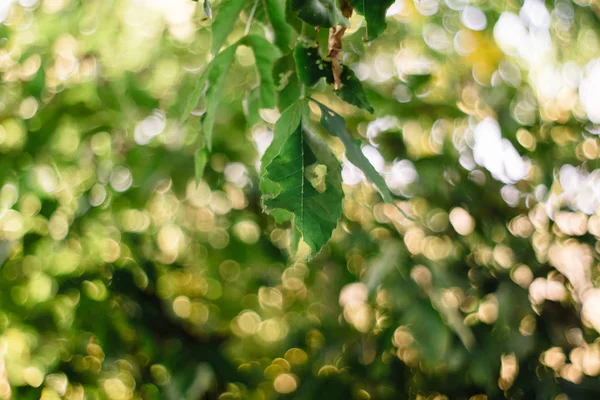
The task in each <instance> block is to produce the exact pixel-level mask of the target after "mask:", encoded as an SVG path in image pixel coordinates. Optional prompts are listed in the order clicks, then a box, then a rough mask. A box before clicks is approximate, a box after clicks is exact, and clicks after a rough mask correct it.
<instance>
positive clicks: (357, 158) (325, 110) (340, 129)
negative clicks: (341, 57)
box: [313, 100, 395, 205]
mask: <svg viewBox="0 0 600 400" xmlns="http://www.w3.org/2000/svg"><path fill="white" fill-rule="evenodd" d="M313 101H314V102H315V103H316V104H317V105H318V106H319V108H320V109H321V125H322V126H323V128H325V130H327V132H329V133H330V134H331V135H333V136H336V137H338V138H340V140H341V141H342V143H344V147H345V148H346V157H347V158H348V161H350V162H351V163H352V164H354V165H355V166H356V167H358V168H360V169H361V171H362V172H363V173H364V174H365V176H366V177H367V178H368V179H369V180H370V181H371V182H373V183H374V184H375V186H377V189H378V190H379V193H381V197H383V200H384V201H385V202H387V203H390V204H394V205H395V203H394V198H393V197H392V192H390V189H389V188H388V187H387V185H386V184H385V180H384V179H383V178H382V177H381V175H379V173H378V172H377V171H376V170H375V168H374V167H373V166H372V165H371V163H370V162H369V160H368V159H367V157H365V155H364V154H363V153H362V151H361V150H360V144H359V143H357V142H356V141H355V139H354V138H352V136H351V135H350V133H349V132H348V131H347V130H346V121H345V120H344V118H342V117H341V116H340V115H339V114H337V113H336V112H334V111H333V110H332V109H330V108H329V107H327V106H325V105H323V104H321V103H319V102H318V101H315V100H313Z"/></svg>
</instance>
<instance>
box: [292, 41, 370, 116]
mask: <svg viewBox="0 0 600 400" xmlns="http://www.w3.org/2000/svg"><path fill="white" fill-rule="evenodd" d="M294 58H295V60H296V69H297V70H298V78H299V79H300V82H302V83H303V84H305V85H306V86H309V87H313V86H315V85H316V84H317V83H318V82H319V80H321V78H325V80H326V82H327V83H329V84H333V83H334V77H333V72H332V63H331V61H327V60H324V59H323V58H321V55H320V54H319V48H318V47H313V46H309V47H307V46H304V45H303V44H298V45H297V46H296V48H295V49H294ZM340 78H341V87H340V89H338V90H335V91H334V93H335V94H336V95H337V96H338V97H339V98H340V99H342V100H343V101H345V102H346V103H348V104H352V105H353V106H355V107H358V108H361V109H363V110H367V111H368V112H370V113H373V111H374V110H373V107H372V106H371V103H370V102H369V99H368V98H367V95H366V94H365V91H364V89H363V87H362V83H361V82H360V81H359V80H358V78H357V77H356V75H355V74H354V72H353V71H352V70H351V69H350V68H349V67H347V66H345V65H342V66H341V76H340Z"/></svg>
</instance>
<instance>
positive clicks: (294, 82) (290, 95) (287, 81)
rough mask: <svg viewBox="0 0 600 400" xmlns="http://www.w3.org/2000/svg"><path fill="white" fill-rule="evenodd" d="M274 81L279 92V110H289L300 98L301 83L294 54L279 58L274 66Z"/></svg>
mask: <svg viewBox="0 0 600 400" xmlns="http://www.w3.org/2000/svg"><path fill="white" fill-rule="evenodd" d="M273 81H274V82H275V86H276V88H277V91H278V95H277V108H278V109H279V110H280V111H284V110H285V109H287V108H288V107H289V106H290V105H291V104H292V103H294V102H295V101H296V100H298V99H299V98H300V83H299V82H298V75H297V74H296V62H295V61H294V56H293V55H292V53H288V54H287V55H285V56H283V57H281V58H279V59H278V60H277V61H275V63H274V64H273Z"/></svg>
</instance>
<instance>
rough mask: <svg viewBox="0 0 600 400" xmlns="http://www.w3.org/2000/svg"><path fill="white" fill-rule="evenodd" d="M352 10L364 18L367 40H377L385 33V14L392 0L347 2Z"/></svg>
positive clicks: (352, 0) (354, 0) (353, 0)
mask: <svg viewBox="0 0 600 400" xmlns="http://www.w3.org/2000/svg"><path fill="white" fill-rule="evenodd" d="M349 2H350V5H351V6H352V8H354V10H355V11H356V12H357V13H359V14H362V15H364V16H365V20H366V21H367V37H366V39H367V40H373V39H377V38H378V37H379V36H381V34H382V33H383V32H384V31H385V28H386V27H387V24H386V22H385V14H386V12H387V9H388V8H390V6H391V5H392V4H394V0H349Z"/></svg>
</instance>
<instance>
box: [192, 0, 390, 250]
mask: <svg viewBox="0 0 600 400" xmlns="http://www.w3.org/2000/svg"><path fill="white" fill-rule="evenodd" d="M392 3H393V2H391V1H389V0H386V1H382V2H373V3H372V4H371V3H368V4H367V3H363V2H361V1H350V2H348V1H346V0H343V1H341V2H338V1H337V0H324V1H323V0H308V1H307V0H290V1H288V2H287V3H286V5H285V7H284V4H283V3H282V2H281V1H278V0H268V1H260V0H255V1H244V0H231V1H227V2H225V3H224V4H223V5H222V6H220V7H219V8H218V9H217V10H216V16H215V18H214V21H213V23H212V26H211V33H212V42H211V54H212V55H213V56H214V59H213V60H212V61H211V62H210V63H209V64H208V66H207V67H206V69H205V71H204V72H203V73H202V75H201V77H200V78H199V80H198V84H197V87H196V89H195V91H194V93H192V95H191V96H190V98H189V101H188V105H187V108H186V109H185V110H184V112H183V117H182V122H184V121H185V119H186V118H187V117H188V115H189V114H190V113H191V112H192V110H193V108H194V107H195V106H196V104H197V103H198V101H199V99H200V97H201V96H203V95H204V96H205V102H206V104H207V108H206V112H205V113H204V115H203V117H202V131H203V137H204V144H203V145H202V146H201V147H200V148H199V149H198V150H197V151H196V158H195V165H196V166H195V171H196V180H197V181H198V182H200V181H201V179H202V176H203V170H204V167H205V165H206V160H207V157H208V155H207V154H208V152H210V151H211V148H212V136H213V130H214V124H215V115H216V112H217V110H218V108H219V104H220V96H221V93H222V86H223V85H224V84H225V83H226V80H227V79H226V77H227V74H228V71H229V69H230V66H231V64H232V63H233V60H234V55H235V52H236V49H237V48H238V46H240V45H246V46H248V47H250V48H251V49H252V51H253V53H254V58H255V65H256V70H257V73H258V75H259V84H258V86H257V87H256V88H255V89H253V90H252V91H250V93H249V94H248V100H247V102H248V109H249V110H250V111H249V113H250V116H249V119H250V121H251V123H252V121H256V120H257V119H258V118H257V115H256V114H257V113H258V110H259V109H269V108H274V107H275V106H277V107H278V108H279V110H280V111H281V112H282V114H281V117H280V119H279V121H278V122H277V124H276V126H275V130H274V135H275V137H274V139H273V143H272V144H271V145H270V147H269V149H268V150H267V152H266V153H265V155H264V157H263V158H262V160H261V163H262V172H261V182H260V188H261V191H262V198H263V203H264V205H265V211H266V212H267V213H268V214H272V215H273V216H274V218H275V219H276V221H277V222H278V223H280V224H283V223H286V222H292V223H293V226H294V230H295V232H296V233H297V234H296V235H294V237H295V243H294V246H293V248H294V249H297V246H298V241H299V240H300V236H301V237H302V239H303V240H304V242H305V243H307V244H308V245H309V247H310V248H311V251H312V253H318V252H319V250H321V248H322V247H323V246H324V245H325V244H326V243H327V241H328V240H329V239H330V238H331V234H332V232H333V230H334V229H335V227H336V226H337V223H338V221H339V219H340V217H341V215H342V199H343V192H342V189H341V168H340V165H339V163H338V161H337V160H336V159H335V157H334V156H333V155H332V153H331V152H330V151H329V150H328V148H327V145H326V144H325V143H323V142H322V140H321V139H319V138H318V137H316V136H315V135H313V134H312V133H311V127H310V116H309V115H308V113H309V112H310V108H309V107H308V103H307V100H306V99H309V98H310V93H311V91H312V90H313V89H314V88H315V87H316V86H317V85H318V84H319V82H321V81H322V80H324V81H325V82H326V83H328V84H330V85H333V84H334V82H340V85H339V87H337V86H338V85H337V84H336V90H335V94H336V95H337V96H338V97H339V98H340V99H342V100H343V101H345V102H347V103H348V104H351V105H353V106H355V107H358V108H360V109H363V110H366V111H368V112H369V113H373V111H374V110H373V107H372V106H371V104H370V103H369V100H368V98H367V96H366V94H365V92H364V89H363V87H362V84H361V83H360V81H359V80H358V78H357V77H356V75H355V74H354V72H353V71H352V70H351V69H350V68H349V67H348V66H345V65H340V66H339V67H336V65H335V64H336V63H338V62H337V60H336V59H335V58H334V59H333V62H332V60H327V59H325V58H323V57H322V55H321V49H320V45H319V41H318V39H317V32H318V31H319V30H320V28H330V29H331V30H332V31H331V33H330V35H329V49H328V50H329V52H328V54H331V53H332V47H331V46H333V45H337V46H341V45H339V44H332V37H334V36H335V33H336V27H340V26H341V27H345V26H348V25H349V21H348V19H347V18H346V16H345V15H347V16H349V15H350V14H352V10H353V9H355V10H356V11H357V12H358V13H360V14H363V15H364V16H365V20H366V36H365V38H364V40H365V41H367V40H373V39H376V38H377V37H379V36H380V35H381V34H382V33H383V31H384V30H385V26H386V24H385V13H386V11H387V9H388V8H389V7H390V6H391V5H392ZM248 7H250V11H249V14H248V22H247V27H246V32H245V35H244V36H243V37H242V38H241V39H239V40H237V41H236V42H235V43H233V44H231V45H229V46H227V47H226V48H225V49H223V50H221V48H222V47H223V44H224V43H225V42H226V40H227V37H228V34H229V32H230V31H231V29H232V27H233V26H234V24H235V22H236V20H237V18H238V16H239V15H240V14H241V13H242V12H243V11H244V10H245V11H248ZM259 8H262V9H261V10H260V11H259V10H258V9H259ZM341 8H342V9H344V8H345V10H344V11H342V9H341ZM348 10H349V11H348ZM204 11H205V13H206V15H207V16H209V17H211V16H212V14H213V11H212V8H211V7H210V3H209V2H208V0H205V2H204ZM344 14H345V15H344ZM253 23H255V24H266V25H268V28H270V30H271V31H272V33H273V35H274V40H273V43H274V44H271V42H269V41H268V40H267V39H266V38H265V37H262V36H260V35H258V34H254V33H250V32H251V31H252V24H253ZM294 26H296V27H298V26H300V27H301V29H300V30H301V32H300V34H298V32H295V31H294V28H293V27H294ZM308 31H311V32H312V34H309V33H308ZM341 33H342V35H343V31H342V32H341ZM311 37H312V38H313V39H311ZM338 41H339V38H338ZM338 50H339V49H338ZM313 101H314V100H313ZM314 103H315V104H316V105H317V106H318V108H319V110H320V112H321V125H322V126H323V127H324V128H325V129H326V131H327V132H329V133H330V134H331V135H333V136H336V137H339V138H340V139H341V140H342V142H343V143H344V146H345V147H346V153H347V156H348V158H349V160H350V161H351V162H352V163H353V164H354V165H356V166H357V167H359V168H360V169H361V170H362V171H363V172H364V173H365V175H366V176H367V177H368V178H369V179H370V180H371V181H372V182H373V183H375V184H376V186H377V188H378V190H379V191H380V192H381V195H382V196H383V199H384V200H385V201H387V202H389V203H392V204H394V201H393V198H392V194H391V192H390V190H389V189H388V188H387V186H386V184H385V181H384V180H383V179H382V178H381V176H380V175H379V174H378V173H377V172H376V171H375V169H374V168H373V166H372V165H371V164H370V163H369V161H368V160H367V158H366V157H365V156H364V155H363V153H362V152H361V151H360V144H358V143H356V142H355V141H354V140H353V139H352V136H351V135H350V133H349V132H348V131H347V129H346V123H345V121H344V119H343V118H342V117H341V116H340V115H339V114H337V113H335V112H334V111H333V110H331V109H330V108H328V107H327V106H326V105H324V104H322V103H319V102H317V101H314ZM298 233H299V234H298Z"/></svg>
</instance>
